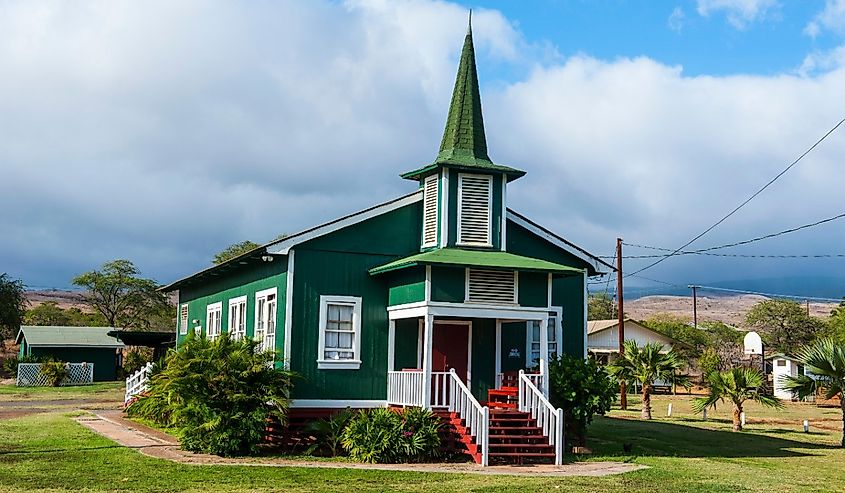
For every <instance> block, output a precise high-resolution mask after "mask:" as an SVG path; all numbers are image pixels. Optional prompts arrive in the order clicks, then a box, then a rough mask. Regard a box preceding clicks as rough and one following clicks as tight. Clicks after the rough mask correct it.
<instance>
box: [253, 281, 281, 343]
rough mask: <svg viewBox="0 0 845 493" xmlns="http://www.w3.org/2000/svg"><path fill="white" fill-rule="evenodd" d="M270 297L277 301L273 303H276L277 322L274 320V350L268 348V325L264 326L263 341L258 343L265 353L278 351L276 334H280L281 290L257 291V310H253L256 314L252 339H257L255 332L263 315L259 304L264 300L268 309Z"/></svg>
mask: <svg viewBox="0 0 845 493" xmlns="http://www.w3.org/2000/svg"><path fill="white" fill-rule="evenodd" d="M270 295H274V296H275V299H274V300H273V301H275V302H276V317H275V320H273V347H272V348H268V347H267V342H268V341H267V326H266V324H265V326H264V332H263V334H261V340H260V341H258V342H260V343H261V347H262V348H263V349H264V350H265V351H275V350H276V333H278V327H277V325H278V321H279V289H278V288H275V287H273V288H268V289H262V290H261V291H256V292H255V309H254V310H253V311H254V312H255V313H254V314H253V318H254V320H253V322H254V325H253V326H252V338H253V339H255V331H256V330H257V329H258V321H259V320H260V317H261V316H262V314H261V313H260V312H259V310H258V305H259V303H258V302H259V301H260V300H262V299H263V300H264V306H265V307H266V306H267V298H268V297H269V296H270ZM265 322H267V320H265Z"/></svg>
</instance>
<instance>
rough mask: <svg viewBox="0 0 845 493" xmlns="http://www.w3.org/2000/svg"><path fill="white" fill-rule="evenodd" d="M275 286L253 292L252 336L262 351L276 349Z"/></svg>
mask: <svg viewBox="0 0 845 493" xmlns="http://www.w3.org/2000/svg"><path fill="white" fill-rule="evenodd" d="M277 303H278V301H277V300H276V288H271V289H267V290H264V291H259V292H257V293H255V334H254V338H255V340H256V341H258V342H259V344H260V349H261V350H264V351H275V350H276V305H277Z"/></svg>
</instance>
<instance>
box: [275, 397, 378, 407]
mask: <svg viewBox="0 0 845 493" xmlns="http://www.w3.org/2000/svg"><path fill="white" fill-rule="evenodd" d="M290 407H292V408H293V407H298V408H324V409H343V408H345V407H351V408H353V409H365V408H373V407H387V401H380V400H342V399H293V400H291V401H290Z"/></svg>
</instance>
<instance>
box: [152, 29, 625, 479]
mask: <svg viewBox="0 0 845 493" xmlns="http://www.w3.org/2000/svg"><path fill="white" fill-rule="evenodd" d="M523 175H525V172H524V171H521V170H519V169H516V168H512V167H509V166H504V165H501V164H496V163H494V162H493V161H492V160H491V159H490V157H489V156H488V151H487V142H486V138H485V133H484V122H483V118H482V111H481V98H480V91H479V87H478V78H477V73H476V65H475V54H474V48H473V42H472V32H471V30H470V31H468V33H467V36H466V39H465V42H464V46H463V51H462V53H461V59H460V66H459V69H458V75H457V80H456V82H455V87H454V92H453V94H452V100H451V105H450V107H449V114H448V118H447V121H446V129H445V131H444V133H443V139H442V142H441V144H440V151H439V153H438V155H437V157H436V159H435V160H434V161H433V162H431V163H430V164H426V165H424V166H422V167H419V168H418V169H415V170H413V171H408V172H406V173H404V174H402V175H401V177H402V178H404V179H407V180H411V181H413V182H416V183H415V186H414V191H413V192H411V193H409V194H407V195H404V196H402V197H399V198H395V199H393V200H390V201H387V202H384V203H381V204H378V205H375V206H373V207H370V208H368V209H365V210H362V211H360V212H356V213H353V214H349V215H347V216H344V217H340V218H337V219H335V220H333V221H329V222H327V223H325V224H321V225H319V226H316V227H313V228H310V229H307V230H305V231H302V232H299V233H297V234H293V235H291V236H287V237H285V238H283V239H280V240H277V241H274V242H271V243H269V244H266V245H264V246H261V247H259V248H257V249H254V250H252V251H250V252H247V253H245V254H243V255H240V256H238V257H236V258H233V259H231V260H229V261H227V262H224V263H222V264H219V265H215V266H213V267H210V268H208V269H205V270H203V271H201V272H198V273H196V274H194V275H192V276H190V277H187V278H184V279H181V280H179V281H176V282H173V283H172V284H170V285H168V286H165V287H164V288H162V289H163V290H164V291H167V292H173V291H178V320H177V325H178V329H177V330H178V339H177V345H178V344H179V343H181V341H183V340H184V338H185V337H186V336H187V335H188V334H189V333H190V332H195V333H198V334H203V335H205V336H206V337H209V338H213V337H217V336H219V335H220V334H221V333H223V332H228V333H230V334H231V335H232V336H233V337H250V338H254V339H256V340H258V341H260V342H261V344H262V345H263V347H264V348H266V349H273V350H275V351H277V354H278V356H277V362H278V363H277V364H283V365H286V366H287V367H288V368H289V369H290V370H292V371H294V372H296V373H297V374H298V375H299V376H300V377H301V378H298V379H297V381H296V384H295V387H294V389H293V394H292V398H293V399H292V408H293V409H294V410H297V409H298V410H315V411H317V410H323V411H325V410H326V409H334V408H345V407H352V408H371V407H384V406H408V405H418V406H423V407H428V408H434V409H438V408H447V409H448V410H449V411H453V412H457V413H459V414H460V418H462V419H464V422H463V423H464V425H465V428H464V430H465V431H468V432H470V433H471V435H472V437H473V438H472V440H474V442H476V444H477V449H475V451H476V453H475V454H473V455H474V456H477V460H479V461H483V463H487V458H486V455H487V453H488V450H489V454H490V455H491V456H494V455H495V453H494V451H495V450H496V449H495V448H496V447H497V445H496V443H494V442H495V434H494V435H490V433H491V432H490V431H489V430H484V429H482V428H483V427H485V426H486V427H487V428H490V427H491V426H492V424H491V423H492V422H493V421H494V420H495V416H497V414H496V413H497V412H499V411H502V412H503V413H504V412H511V411H512V412H514V413H515V412H518V411H525V409H526V406H527V405H528V404H525V403H523V402H522V401H523V400H524V399H523V397H522V394H521V392H523V386H519V390H518V391H517V386H518V385H519V382H516V381H515V380H514V378H516V377H515V376H514V375H518V373H517V372H518V371H519V370H524V373H525V374H531V375H534V377H531V378H528V377H525V378H526V381H528V380H530V381H531V382H532V383H533V387H535V388H534V390H539V391H540V392H541V393H545V394H547V389H545V388H544V383H543V381H542V375H541V374H542V373H543V371H544V368H543V362H544V361H545V360H546V359H547V358H548V357H549V356H552V355H560V354H564V353H566V354H571V355H576V356H581V357H585V356H586V344H587V333H586V332H587V331H586V327H587V319H586V307H587V303H586V301H587V300H586V296H587V278H588V277H590V276H595V275H600V274H602V273H604V272H608V271H610V270H611V269H612V267H611V266H609V265H607V264H606V263H604V262H602V261H601V260H599V259H598V258H597V257H595V256H593V255H591V254H589V253H587V252H586V251H584V250H583V249H581V248H579V247H577V246H575V245H574V244H572V243H570V242H569V241H567V240H565V239H564V238H562V237H560V236H558V235H557V234H555V233H553V232H551V231H549V230H548V229H546V228H544V227H542V226H540V225H538V224H537V223H535V222H533V221H531V220H530V219H528V218H527V217H525V216H523V215H521V214H519V213H517V212H515V211H513V210H511V209H509V208H508V206H507V190H508V187H509V186H511V184H513V183H515V182H516V181H517V180H518V179H519V178H521V177H522V176H523ZM538 375H540V376H539V377H537V376H538ZM529 387H532V386H529V385H528V384H526V386H525V388H526V390H525V392H528V391H529V390H531V389H530V388H529ZM502 388H507V389H512V392H511V393H512V394H513V396H512V399H510V400H511V401H512V402H511V404H508V401H509V398H508V394H509V391H504V392H500V394H503V395H504V396H505V398H504V399H500V400H501V401H502V404H501V406H496V405H495V404H494V402H493V401H494V400H496V399H494V397H493V396H495V395H498V394H497V393H496V390H497V389H502ZM518 393H520V395H519V396H517V394H518ZM464 394H466V395H464ZM517 397H518V398H519V400H520V401H519V404H518V405H517V404H515V403H514V402H515V400H516V399H517ZM528 400H530V399H528ZM526 402H527V401H526ZM524 404H525V405H524ZM534 405H535V407H536V406H537V405H539V404H536V403H535V404H534ZM479 406H481V407H479ZM517 407H518V408H519V409H518V410H517V409H516V408H517ZM472 409H476V414H475V415H471V414H472V413H471V411H472ZM490 409H493V411H490ZM508 409H510V411H508ZM491 412H492V414H491ZM529 412H530V411H529ZM538 412H539V411H538ZM550 412H552V411H550ZM553 415H554V413H553V412H552V414H548V416H546V418H543V417H542V416H540V415H537V413H534V414H532V418H531V419H534V420H535V423H534V424H536V425H537V426H538V427H539V429H542V430H541V431H542V432H543V436H546V437H548V436H550V435H549V434H550V433H552V432H553V431H554V430H552V429H551V428H549V426H552V425H553V424H554V423H552V424H549V423H545V426H544V423H543V421H549V420H550V419H552V421H553V418H554V416H553ZM485 416H486V417H485ZM502 416H505V415H504V414H502ZM549 416H552V418H549ZM482 425H483V426H482ZM547 428H548V429H547ZM560 428H562V426H560ZM470 429H471V430H470ZM538 437H539V435H538ZM560 440H561V441H560V442H559V443H561V445H560V447H562V435H561V437H560ZM550 441H553V440H550ZM544 443H545V442H544ZM507 450H512V449H507V447H504V448H502V449H501V450H499V453H500V455H503V456H506V455H508V453H506V452H507ZM530 450H531V448H530V447H528V448H524V449H519V450H517V451H516V452H519V453H523V452H524V453H523V455H525V454H526V453H527V452H525V451H529V452H530ZM516 452H514V453H516ZM482 455H484V456H485V457H483V458H481V456H482ZM529 455H530V454H529Z"/></svg>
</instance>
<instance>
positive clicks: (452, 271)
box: [431, 267, 466, 303]
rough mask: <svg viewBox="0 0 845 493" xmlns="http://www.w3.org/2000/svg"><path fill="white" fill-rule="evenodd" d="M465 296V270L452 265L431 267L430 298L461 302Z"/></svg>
mask: <svg viewBox="0 0 845 493" xmlns="http://www.w3.org/2000/svg"><path fill="white" fill-rule="evenodd" d="M465 296H466V270H465V269H463V268H454V267H432V268H431V300H432V301H447V302H451V303H463V302H464V297H465Z"/></svg>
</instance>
